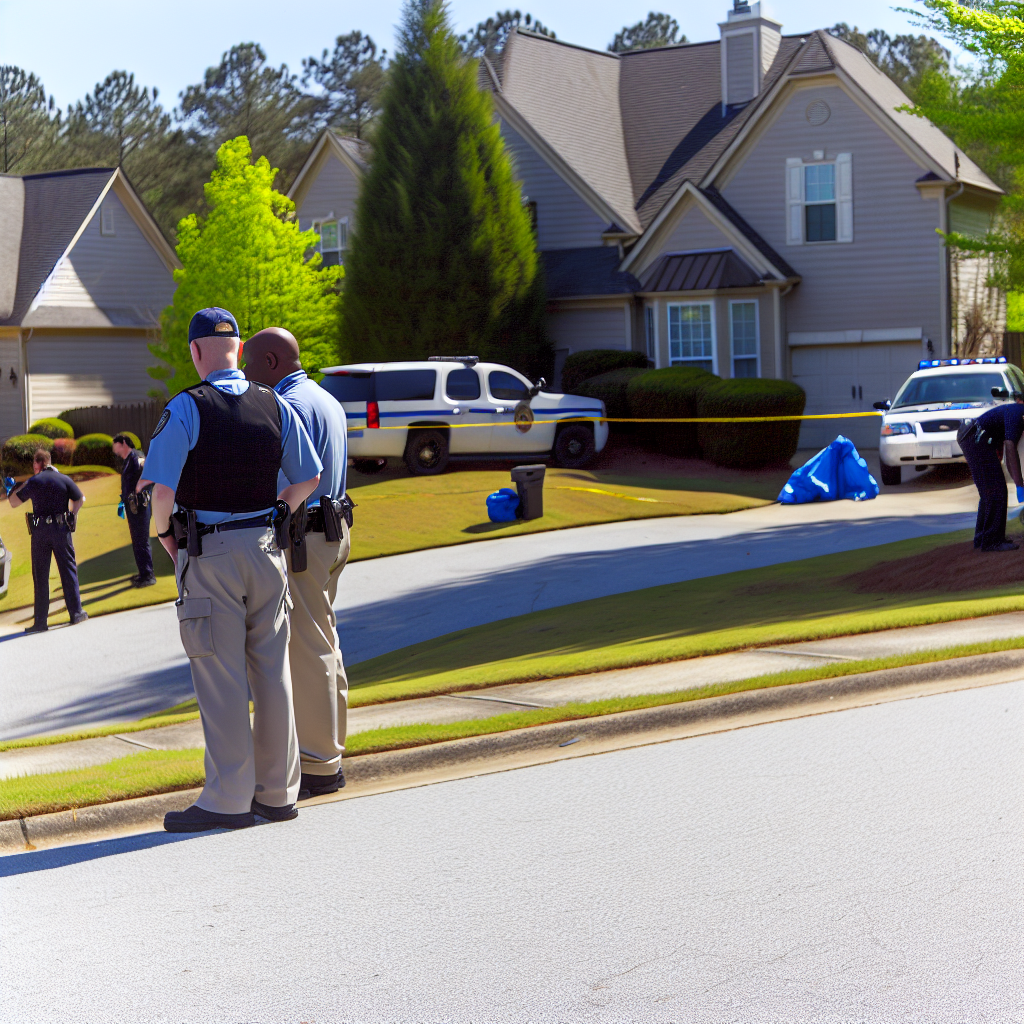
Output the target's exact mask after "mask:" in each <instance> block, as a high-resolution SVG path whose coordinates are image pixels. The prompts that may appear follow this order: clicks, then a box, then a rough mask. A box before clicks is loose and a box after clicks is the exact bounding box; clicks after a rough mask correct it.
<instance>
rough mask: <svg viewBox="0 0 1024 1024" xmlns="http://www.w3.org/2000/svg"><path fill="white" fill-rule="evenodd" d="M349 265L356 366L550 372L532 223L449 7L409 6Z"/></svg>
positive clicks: (439, 3)
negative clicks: (407, 363) (469, 359)
mask: <svg viewBox="0 0 1024 1024" xmlns="http://www.w3.org/2000/svg"><path fill="white" fill-rule="evenodd" d="M400 44H401V49H400V52H399V54H398V55H397V56H396V58H395V59H394V61H393V62H392V64H391V68H390V70H389V73H388V75H389V77H388V84H387V86H386V88H385V92H384V99H383V109H382V110H381V114H380V118H379V121H378V123H377V127H376V130H375V131H374V133H373V154H372V157H371V162H370V168H369V170H368V172H367V174H366V176H365V178H364V181H363V187H362V192H361V194H360V200H359V205H358V207H357V211H356V225H355V232H354V235H353V240H352V244H351V248H350V250H349V254H348V256H347V258H346V261H345V267H346V279H345V288H344V293H343V309H344V315H343V317H342V346H343V349H345V350H346V353H347V355H348V356H349V357H351V358H353V359H359V360H368V359H395V360H397V359H422V358H424V357H426V356H428V355H439V354H459V355H461V354H466V353H471V354H474V355H479V356H481V358H491V359H495V360H499V361H503V362H511V363H513V364H514V365H516V366H517V368H519V369H520V370H522V371H524V372H526V373H539V372H546V371H547V370H548V368H549V364H550V359H551V351H550V346H549V345H548V343H547V340H546V337H545V334H544V315H543V314H544V289H543V284H542V281H541V279H540V273H541V271H540V265H539V259H538V255H537V251H536V244H535V239H534V235H533V229H532V226H531V222H530V217H529V214H528V211H527V210H526V209H525V207H524V206H523V202H522V196H521V194H520V189H519V184H518V182H517V181H516V180H515V177H514V175H513V172H512V165H511V163H510V161H509V158H508V154H507V153H506V151H505V148H504V143H503V141H502V138H501V134H500V131H499V128H498V125H497V124H496V122H495V120H494V115H493V107H492V103H491V97H490V94H489V93H485V92H483V91H481V90H480V89H479V88H478V86H477V80H476V76H477V62H476V61H473V60H467V59H466V58H465V57H464V56H463V54H462V51H461V48H460V46H459V41H458V39H457V38H456V37H455V35H454V33H453V32H452V30H451V27H450V24H449V21H448V12H447V8H446V6H445V3H444V0H408V2H407V4H406V7H405V11H404V20H403V26H402V29H401V32H400Z"/></svg>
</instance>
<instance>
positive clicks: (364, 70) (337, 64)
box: [302, 31, 387, 139]
mask: <svg viewBox="0 0 1024 1024" xmlns="http://www.w3.org/2000/svg"><path fill="white" fill-rule="evenodd" d="M386 59H387V51H386V50H382V51H381V54H380V56H379V57H378V56H377V44H376V43H375V42H374V41H373V40H372V39H371V38H370V37H369V36H364V35H363V33H362V32H359V31H356V32H349V33H348V35H344V36H338V38H337V39H336V40H335V41H334V52H333V53H331V52H328V51H327V50H324V52H323V54H322V55H321V56H320V59H319V60H317V58H316V57H307V58H306V59H305V60H304V61H303V62H302V69H303V76H302V84H303V85H308V84H309V82H310V81H314V82H316V84H317V85H319V86H320V87H321V88H322V89H323V90H324V94H323V97H322V98H321V100H320V104H319V106H320V111H321V117H322V118H323V121H324V123H325V124H326V126H327V127H331V128H340V129H342V131H345V132H349V133H350V134H352V135H354V136H355V137H356V138H357V139H362V138H364V137H365V136H366V130H367V128H368V127H369V126H370V124H371V122H372V121H373V119H374V118H375V117H376V116H377V113H378V111H379V110H380V95H381V93H382V92H383V91H384V81H385V75H386V72H385V70H384V67H385V62H386Z"/></svg>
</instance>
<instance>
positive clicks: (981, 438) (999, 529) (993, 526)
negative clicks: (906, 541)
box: [957, 391, 1024, 551]
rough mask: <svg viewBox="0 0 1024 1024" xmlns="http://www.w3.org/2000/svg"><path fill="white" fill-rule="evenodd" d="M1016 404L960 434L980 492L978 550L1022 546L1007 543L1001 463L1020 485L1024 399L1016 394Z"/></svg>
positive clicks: (989, 413) (998, 408)
mask: <svg viewBox="0 0 1024 1024" xmlns="http://www.w3.org/2000/svg"><path fill="white" fill-rule="evenodd" d="M1013 399H1014V401H1012V402H1006V403H1004V404H1003V405H997V406H995V407H994V408H992V409H989V410H988V411H987V412H984V413H982V414H981V415H980V416H979V417H978V418H977V419H976V420H974V422H973V423H971V422H970V421H968V422H966V423H965V424H964V425H963V426H962V427H961V428H960V430H959V431H958V433H957V440H958V441H959V443H960V449H961V451H963V453H964V458H965V459H966V460H967V465H968V466H969V467H970V469H971V476H972V477H973V478H974V484H975V486H976V487H977V488H978V494H979V498H980V500H979V501H978V521H977V524H976V525H975V527H974V546H975V547H976V548H981V550H982V551H1013V550H1014V549H1015V548H1017V547H1019V546H1020V545H1018V544H1014V543H1013V541H1010V540H1007V539H1006V478H1005V477H1004V476H1003V467H1002V465H1001V464H1000V463H1001V460H1003V459H1005V460H1006V468H1007V470H1008V471H1009V474H1010V476H1011V478H1012V479H1013V482H1014V483H1015V484H1016V485H1017V488H1018V491H1017V493H1018V495H1020V493H1021V491H1020V488H1022V487H1024V480H1022V479H1021V467H1020V456H1019V455H1018V453H1017V443H1018V442H1019V441H1020V439H1021V435H1022V434H1024V405H1022V404H1021V403H1022V402H1024V395H1021V394H1020V393H1019V392H1016V391H1015V392H1013Z"/></svg>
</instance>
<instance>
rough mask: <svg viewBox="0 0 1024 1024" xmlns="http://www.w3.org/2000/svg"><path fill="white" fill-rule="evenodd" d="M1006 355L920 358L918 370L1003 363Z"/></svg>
mask: <svg viewBox="0 0 1024 1024" xmlns="http://www.w3.org/2000/svg"><path fill="white" fill-rule="evenodd" d="M1005 362H1006V356H986V357H985V358H984V359H922V360H921V362H919V363H918V364H917V368H918V369H919V370H931V369H932V368H933V367H936V366H978V365H980V364H981V363H1005Z"/></svg>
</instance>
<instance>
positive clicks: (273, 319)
mask: <svg viewBox="0 0 1024 1024" xmlns="http://www.w3.org/2000/svg"><path fill="white" fill-rule="evenodd" d="M276 174H277V171H276V169H275V168H273V167H271V166H270V162H269V161H268V160H267V158H266V157H262V156H261V157H260V158H259V159H258V160H257V161H256V162H255V163H253V161H252V148H251V147H250V145H249V140H248V139H246V138H245V137H244V136H242V137H239V138H237V139H232V140H231V141H229V142H225V143H224V144H223V145H222V146H221V147H220V149H219V150H218V152H217V167H216V170H215V171H214V172H213V175H212V177H211V179H210V181H209V182H208V183H207V185H206V189H205V191H206V205H207V207H208V208H209V214H208V215H207V216H206V217H204V218H202V219H200V218H199V217H197V216H196V215H195V214H191V215H189V216H188V217H185V218H184V219H183V220H182V222H181V223H180V224H179V225H178V246H177V252H178V258H179V259H180V260H181V263H182V269H181V270H176V271H175V272H174V279H175V281H176V283H177V285H178V287H177V291H175V293H174V301H173V303H172V304H171V305H170V306H168V307H167V309H165V310H164V313H163V318H162V328H163V330H162V337H161V340H160V341H159V342H157V343H155V344H152V345H150V351H151V352H152V353H153V355H154V356H156V357H157V358H158V359H159V360H160V364H159V365H158V366H156V367H153V368H152V369H150V371H149V373H150V376H152V377H153V378H155V379H156V380H158V381H162V382H163V383H164V384H165V386H166V387H167V389H168V391H169V392H170V393H171V394H176V393H177V392H179V391H181V390H182V388H186V387H189V386H190V385H192V384H195V383H197V382H198V377H197V376H196V372H195V368H194V367H193V365H192V359H191V356H190V355H189V347H188V324H189V320H191V319H192V315H193V313H195V311H196V310H197V309H205V308H206V307H208V306H221V307H223V308H225V309H229V310H231V312H232V313H234V315H235V317H236V319H237V320H238V328H239V331H240V333H241V334H242V337H243V338H247V337H250V336H252V335H253V334H255V333H256V331H260V330H262V329H263V328H264V327H284V328H287V329H288V330H289V331H291V332H292V334H294V335H295V337H296V338H297V339H298V340H299V348H300V351H301V353H302V365H303V368H304V369H306V370H310V371H315V370H318V369H319V368H320V367H322V366H329V365H331V364H333V363H336V362H337V361H338V358H339V353H338V304H339V302H338V284H339V282H340V280H341V277H342V275H343V273H344V271H343V270H342V268H341V267H322V266H321V263H320V255H319V253H317V252H316V251H315V250H314V246H315V245H316V242H317V237H316V234H315V233H314V232H312V231H300V230H299V225H298V223H297V221H296V219H295V204H294V203H293V202H292V201H291V200H290V199H288V198H287V197H286V196H283V195H282V194H281V193H280V192H276V191H275V190H274V187H273V186H274V177H275V175H276ZM155 393H156V394H162V391H161V390H160V389H156V391H155Z"/></svg>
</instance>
